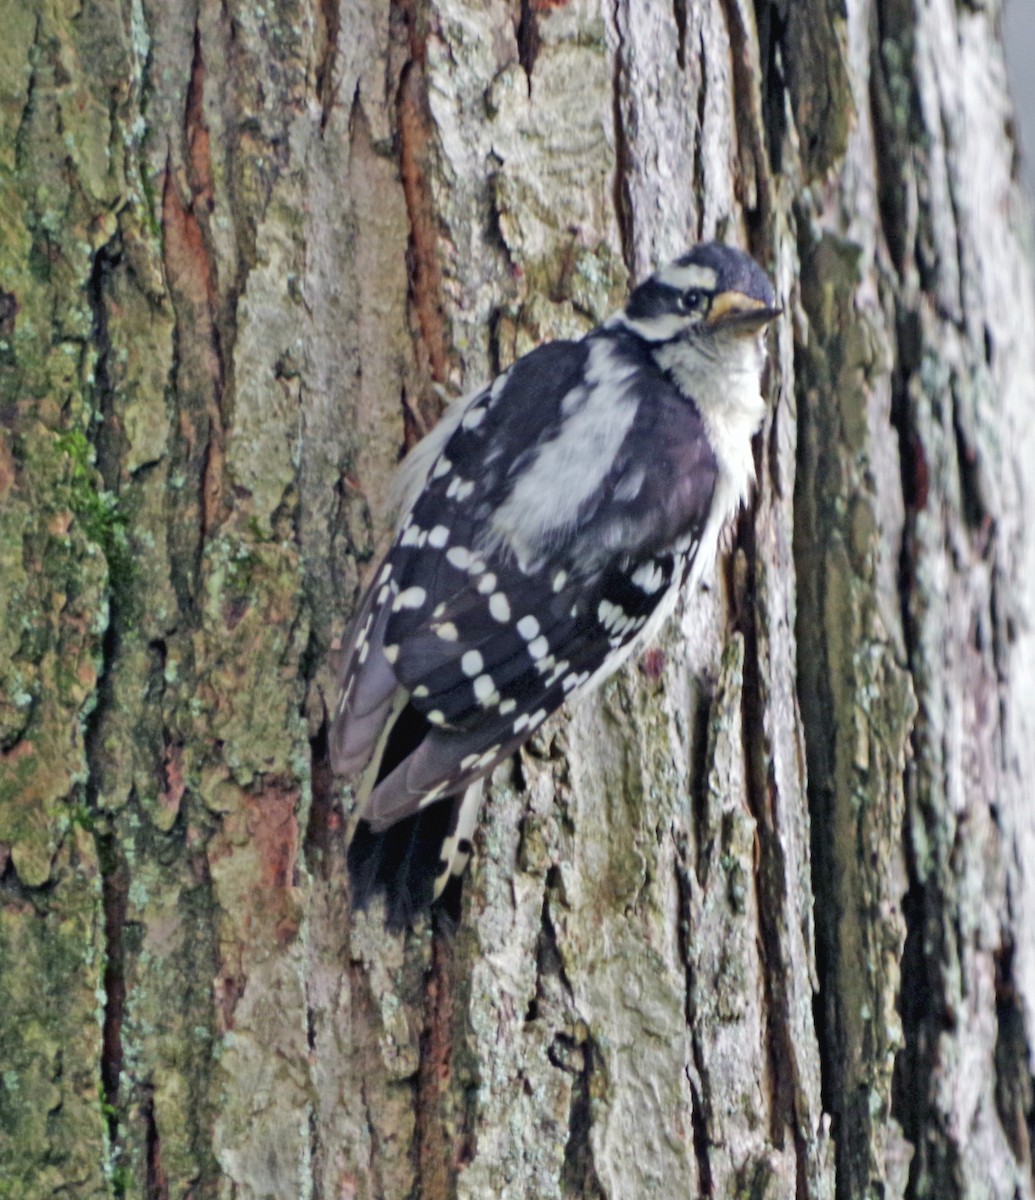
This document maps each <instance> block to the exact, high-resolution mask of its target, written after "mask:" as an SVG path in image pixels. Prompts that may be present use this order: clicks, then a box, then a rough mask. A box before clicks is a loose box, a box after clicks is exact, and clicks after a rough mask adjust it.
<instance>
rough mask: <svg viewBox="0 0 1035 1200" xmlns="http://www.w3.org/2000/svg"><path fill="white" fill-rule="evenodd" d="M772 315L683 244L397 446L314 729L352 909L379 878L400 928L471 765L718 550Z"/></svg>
mask: <svg viewBox="0 0 1035 1200" xmlns="http://www.w3.org/2000/svg"><path fill="white" fill-rule="evenodd" d="M780 311H781V310H780V309H779V308H778V307H777V306H776V302H775V297H774V293H773V288H772V285H771V283H770V282H769V279H768V278H767V276H766V275H765V273H764V272H763V271H762V269H761V268H760V267H759V266H758V265H757V264H756V263H755V262H754V261H753V260H752V259H751V258H749V257H748V256H747V255H746V254H744V253H743V252H741V251H740V250H737V249H734V248H733V247H730V246H724V245H720V244H718V243H715V242H710V243H707V244H703V245H699V246H697V247H696V248H694V249H693V250H691V251H690V252H689V253H688V254H685V255H683V256H682V257H681V258H678V259H676V260H675V262H673V263H671V264H669V265H668V266H667V267H665V268H664V269H662V270H660V271H658V272H657V273H656V274H654V275H652V276H651V277H650V278H649V279H648V280H647V281H646V282H645V283H643V284H641V285H640V286H639V287H638V288H636V289H635V291H633V293H632V294H631V296H630V297H629V301H628V303H627V304H626V306H625V308H624V309H622V310H620V311H619V312H617V313H615V314H614V315H613V316H612V317H610V318H609V319H608V320H607V321H605V322H604V324H603V325H601V326H599V327H598V328H596V329H594V330H593V331H592V332H590V333H588V334H586V336H585V337H583V338H582V339H581V340H580V341H558V342H551V343H548V344H547V345H544V346H540V347H539V348H538V349H536V350H533V351H532V352H531V353H530V354H527V355H525V356H524V358H521V359H519V360H518V361H517V362H516V363H514V365H513V366H512V367H510V368H509V369H508V370H506V371H504V372H503V373H502V374H501V375H500V376H499V377H498V378H497V379H495V380H494V381H493V382H492V383H491V384H490V385H489V386H487V387H485V388H483V389H481V390H480V391H477V392H475V393H473V394H472V395H469V396H467V397H465V398H463V399H461V400H458V401H456V402H455V403H454V404H453V405H452V406H451V407H450V408H449V409H448V410H447V412H446V414H445V415H444V416H443V418H442V420H441V421H440V422H439V424H438V425H437V426H436V428H435V429H434V430H433V431H432V433H430V434H429V435H428V436H427V437H426V438H425V439H424V440H423V441H422V442H421V443H420V444H419V445H418V446H417V447H416V448H415V449H414V451H413V452H412V453H411V455H410V456H409V458H408V459H407V460H406V462H405V463H404V464H403V467H402V469H401V473H400V481H399V485H398V488H399V490H398V496H399V507H400V513H401V519H400V522H399V525H398V529H397V532H396V536H395V540H394V542H393V544H392V547H391V549H390V550H389V551H388V554H387V555H386V557H385V559H384V562H383V563H382V564H381V565H380V566H379V568H378V570H377V571H376V572H375V574H374V576H373V582H372V583H371V585H370V587H369V589H368V590H367V592H366V594H365V595H364V597H363V599H362V602H361V604H360V607H359V614H358V616H357V618H356V620H355V623H354V626H353V630H352V634H351V638H350V641H349V643H348V645H347V647H346V651H345V656H344V663H345V666H344V673H343V677H342V681H341V692H340V698H339V700H338V705H337V709H336V712H335V715H334V720H333V724H332V727H331V731H330V752H331V762H332V765H333V767H334V769H335V771H336V772H338V773H339V774H340V775H343V776H346V777H347V778H349V779H350V780H352V782H353V787H354V791H355V795H356V799H357V803H358V809H359V812H360V814H361V819H360V821H359V824H358V826H357V828H356V831H355V833H354V835H353V840H352V843H351V845H350V847H349V856H348V862H349V873H350V878H351V885H352V903H353V905H354V906H355V907H358V908H363V907H366V905H367V904H368V903H369V901H370V900H371V898H372V897H373V896H375V895H376V894H377V893H379V892H383V893H385V897H386V919H387V923H388V925H389V926H390V927H400V926H404V925H406V924H407V923H408V922H409V921H410V920H411V919H412V917H413V916H414V914H415V913H417V912H419V911H420V910H422V909H424V908H427V907H428V906H429V905H430V904H431V903H432V901H433V900H435V899H437V898H438V896H439V895H440V894H441V893H442V891H443V890H444V888H445V886H446V884H447V883H448V882H449V880H450V879H451V878H453V877H457V876H459V875H460V874H461V873H462V871H463V869H464V867H465V865H466V863H467V860H468V858H469V856H470V853H471V838H472V834H473V831H474V826H475V820H476V817H477V811H478V806H479V803H480V798H481V781H482V779H483V777H484V776H486V775H487V774H488V773H489V772H490V771H491V770H492V769H493V767H495V766H496V764H497V763H499V762H500V761H501V760H502V759H504V758H506V757H507V755H510V754H513V753H514V752H515V750H517V748H518V747H519V746H520V745H521V744H522V743H523V742H525V741H526V740H527V739H528V738H529V737H530V736H531V735H532V733H533V732H534V731H535V730H536V729H538V728H539V726H540V725H542V723H543V722H544V721H545V720H546V718H547V717H548V716H549V715H550V713H552V712H553V711H554V709H556V708H558V707H559V706H560V705H561V704H563V703H564V702H565V701H568V700H574V699H575V698H576V697H578V696H581V695H584V694H585V693H586V692H588V691H589V690H590V689H592V688H594V687H596V686H597V685H598V684H600V683H601V682H602V681H603V680H604V679H606V678H607V677H608V676H609V675H611V674H612V673H613V672H614V671H615V670H616V669H617V668H618V667H619V666H620V665H621V664H622V663H623V662H625V660H626V659H627V658H629V656H630V655H632V654H634V653H635V652H636V651H637V650H639V649H640V648H642V647H643V645H644V644H645V643H646V642H647V641H648V640H649V639H650V638H651V637H652V636H653V634H654V633H655V632H656V631H657V629H658V628H659V626H660V625H661V624H662V622H663V621H664V620H665V618H666V617H667V616H668V615H669V614H670V613H671V612H672V610H673V608H674V606H675V603H676V599H677V597H678V594H679V592H680V589H681V588H683V587H685V586H693V585H694V584H696V583H697V582H698V581H699V580H700V579H701V578H702V577H703V576H704V575H705V574H706V573H708V572H709V571H710V570H711V568H712V566H713V563H714V561H715V554H716V546H717V542H718V538H719V533H720V531H721V529H722V527H723V526H724V524H725V523H726V522H727V521H728V520H729V519H730V517H732V516H733V515H734V514H735V513H736V512H737V510H738V509H739V507H740V505H741V504H742V503H743V501H744V500H745V498H746V497H747V495H748V492H749V490H750V487H751V484H752V482H753V479H754V460H753V457H752V451H751V438H752V437H753V435H754V433H755V432H756V430H757V429H758V427H759V425H760V424H761V421H762V418H763V416H764V413H765V402H764V400H763V398H762V396H761V394H760V377H761V372H762V368H763V366H764V363H765V329H766V326H767V324H768V323H769V322H770V321H772V320H773V318H774V317H776V316H777V315H778V314H779V313H780Z"/></svg>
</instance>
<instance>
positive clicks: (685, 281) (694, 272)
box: [654, 263, 719, 291]
mask: <svg viewBox="0 0 1035 1200" xmlns="http://www.w3.org/2000/svg"><path fill="white" fill-rule="evenodd" d="M654 278H655V279H656V280H657V281H658V282H659V283H663V284H665V285H666V286H667V287H674V288H679V289H680V291H685V290H686V289H687V288H691V287H699V288H705V289H706V290H708V291H711V290H712V289H713V288H714V287H715V285H716V284H717V283H718V282H719V273H718V271H715V270H713V269H712V268H711V267H701V266H697V265H695V264H694V263H690V264H689V265H688V266H685V267H681V266H679V264H678V263H670V264H669V265H668V266H667V267H665V268H664V269H663V270H661V271H659V272H658V273H657V275H655V276H654Z"/></svg>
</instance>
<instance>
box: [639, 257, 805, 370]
mask: <svg viewBox="0 0 1035 1200" xmlns="http://www.w3.org/2000/svg"><path fill="white" fill-rule="evenodd" d="M782 311H783V310H782V309H781V308H780V307H779V306H778V305H777V304H776V295H775V293H774V291H773V285H772V284H771V283H770V281H769V277H768V275H766V273H765V271H763V270H762V268H761V267H760V266H759V265H758V263H756V262H755V260H754V259H753V258H751V257H750V256H749V255H747V254H745V253H744V252H743V251H742V250H738V249H736V247H734V246H725V245H722V244H721V243H719V242H704V243H702V244H701V245H699V246H695V247H694V249H693V250H691V251H690V252H689V253H688V254H684V255H682V257H680V258H677V259H676V260H675V261H674V262H671V263H669V264H668V266H667V267H663V268H662V269H661V270H660V271H656V272H655V273H654V274H653V275H652V276H651V277H650V278H649V279H647V280H646V281H645V282H643V283H641V284H640V286H639V287H638V288H636V290H635V291H634V292H633V293H632V295H631V296H630V297H629V302H628V304H626V306H625V308H624V309H623V310H622V312H621V313H620V314H618V317H617V319H618V320H619V321H620V322H621V323H622V324H623V325H625V326H626V327H627V328H628V329H630V330H631V331H632V332H634V333H636V334H637V335H638V336H639V337H642V338H643V339H644V340H645V341H647V342H651V343H653V344H661V343H666V342H674V341H692V342H700V343H702V349H704V347H705V346H706V345H707V344H708V343H709V342H713V341H715V340H719V341H722V342H726V341H727V340H728V339H730V338H732V339H734V340H739V339H741V338H753V337H755V335H757V334H758V333H759V332H760V331H761V330H763V329H764V328H765V326H766V325H767V324H768V323H769V322H770V321H772V320H773V319H774V318H775V317H778V316H779V315H780V313H781V312H782Z"/></svg>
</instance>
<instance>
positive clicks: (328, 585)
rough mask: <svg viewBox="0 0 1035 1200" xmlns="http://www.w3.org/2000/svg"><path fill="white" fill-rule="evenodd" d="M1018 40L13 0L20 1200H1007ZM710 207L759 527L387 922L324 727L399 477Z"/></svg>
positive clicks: (966, 27) (540, 2) (688, 18)
mask: <svg viewBox="0 0 1035 1200" xmlns="http://www.w3.org/2000/svg"><path fill="white" fill-rule="evenodd" d="M1001 16H1002V14H1001V10H1000V6H999V4H998V3H996V2H995V0H989V2H988V3H978V2H972V3H962V2H961V3H958V4H954V3H952V0H929V2H928V3H924V4H911V3H906V2H905V0H844V2H843V3H842V2H839V0H801V2H795V3H790V2H786V0H779V2H773V0H758V2H757V3H755V4H749V3H747V0H707V2H704V3H701V4H687V3H685V0H674V2H673V3H672V4H671V5H662V4H657V3H651V2H649V0H612V2H609V3H607V4H602V3H600V2H599V0H568V2H565V0H488V2H475V0H428V2H427V3H419V2H418V0H272V2H271V3H268V4H264V5H256V4H247V3H235V2H233V0H224V2H220V3H216V0H163V2H158V0H132V2H130V0H126V2H125V3H120V2H117V0H84V2H83V3H82V4H53V3H50V4H44V3H42V2H40V0H30V2H23V0H0V31H2V41H0V189H2V191H0V194H2V197H3V200H2V203H0V595H2V598H3V603H2V605H0V1197H4V1198H5V1200H6V1198H7V1197H11V1198H12V1200H15V1198H17V1200H22V1198H25V1200H29V1198H33V1200H35V1198H36V1197H52V1196H57V1195H63V1196H68V1197H75V1200H86V1198H92V1197H121V1196H127V1197H128V1196H141V1197H147V1198H148V1200H158V1198H161V1197H186V1196H191V1197H195V1198H202V1197H230V1196H233V1197H238V1198H241V1200H245V1198H259V1197H292V1198H293V1197H304V1196H312V1197H320V1198H330V1197H363V1198H370V1200H374V1198H382V1197H383V1198H386V1200H397V1198H406V1197H414V1198H416V1197H421V1198H422V1200H436V1198H446V1197H456V1198H458V1200H459V1198H462V1197H469V1198H479V1200H482V1198H484V1197H490V1196H491V1197H501V1198H506V1200H518V1198H523V1197H536V1198H544V1200H548V1198H550V1197H556V1198H564V1200H571V1198H574V1197H579V1198H580V1200H592V1198H604V1197H607V1198H610V1200H616V1198H619V1197H620V1198H622V1200H626V1198H632V1197H648V1196H666V1197H667V1196H673V1197H680V1196H687V1197H744V1198H748V1197H750V1198H755V1200H784V1198H786V1200H790V1198H792V1197H793V1198H794V1200H825V1198H830V1200H833V1198H834V1197H837V1198H838V1200H845V1198H848V1197H851V1198H852V1200H855V1198H857V1197H873V1198H874V1200H876V1198H877V1197H881V1198H884V1200H890V1198H891V1197H903V1198H905V1197H908V1198H909V1200H921V1198H923V1197H938V1198H939V1200H954V1198H960V1200H963V1198H966V1200H978V1198H979V1197H980V1198H984V1197H994V1198H996V1200H999V1198H1002V1200H1018V1198H1022V1200H1024V1198H1029V1200H1030V1198H1035V1175H1033V1162H1032V1150H1031V1134H1032V1131H1033V1128H1035V1094H1033V1089H1032V1061H1033V1041H1035V1039H1033V1026H1032V1019H1033V1015H1035V1008H1033V1005H1035V935H1033V934H1032V930H1033V928H1035V882H1033V874H1032V871H1031V869H1030V868H1029V867H1028V865H1027V864H1028V863H1030V862H1031V861H1035V817H1033V815H1032V814H1033V811H1035V810H1033V808H1032V806H1031V804H1030V801H1029V795H1028V788H1029V786H1030V781H1031V780H1032V779H1033V778H1035V699H1033V696H1035V693H1033V685H1032V681H1033V680H1035V631H1033V627H1032V623H1031V622H1032V614H1033V613H1035V584H1033V583H1032V582H1031V581H1032V580H1035V539H1033V538H1032V535H1031V533H1030V526H1031V521H1030V520H1029V516H1030V513H1031V509H1032V501H1031V496H1030V492H1031V482H1030V463H1031V462H1033V461H1035V434H1033V432H1032V429H1033V423H1032V421H1031V413H1032V412H1033V411H1035V410H1033V401H1035V396H1033V392H1035V343H1033V340H1032V336H1031V330H1032V329H1033V328H1035V293H1033V285H1032V268H1031V257H1030V245H1029V244H1028V242H1029V241H1030V237H1029V235H1028V233H1027V231H1028V230H1030V228H1031V221H1030V211H1029V210H1028V208H1027V207H1026V204H1025V202H1024V200H1023V197H1022V194H1021V192H1020V189H1019V186H1018V183H1017V180H1016V166H1015V161H1014V147H1013V143H1012V140H1011V138H1012V135H1011V120H1012V118H1011V111H1010V108H1009V104H1008V99H1007V93H1006V86H1005V78H1004V66H1003V48H1002V41H1001ZM709 237H720V238H726V239H729V240H733V241H736V242H737V243H738V244H740V245H743V246H745V247H746V248H748V249H749V250H751V252H752V253H754V254H755V255H756V257H757V258H758V259H759V261H761V262H762V263H763V264H765V266H766V267H767V269H769V270H770V272H771V274H772V275H773V278H774V280H775V281H776V283H777V290H778V293H779V295H780V296H781V297H782V298H783V301H784V303H785V306H786V316H785V317H784V318H783V319H782V320H781V321H780V323H779V325H778V328H777V329H776V330H775V332H774V334H773V335H772V340H771V346H772V364H771V368H770V372H769V378H768V382H767V387H768V391H769V394H770V395H771V397H772V407H771V415H770V417H769V419H768V420H767V422H766V424H765V426H764V428H763V431H762V433H761V434H760V436H759V439H758V443H757V466H758V486H757V490H756V497H755V500H754V503H753V507H752V509H751V511H750V512H749V513H747V514H745V515H744V516H743V517H742V519H741V520H740V521H739V523H738V525H737V527H736V529H734V530H733V531H731V534H730V538H729V546H728V552H727V553H725V554H724V555H723V556H722V559H721V562H720V565H719V569H718V571H717V574H716V578H715V580H714V581H713V583H712V585H711V586H710V587H709V588H708V589H706V590H704V591H702V592H701V593H700V594H697V595H694V596H691V597H688V598H687V601H686V604H685V606H684V607H683V609H682V610H681V611H680V614H679V617H678V619H677V620H675V621H673V622H672V623H671V624H670V627H669V628H668V629H667V630H666V631H665V634H664V636H663V639H662V641H661V643H660V646H659V649H660V653H657V652H655V653H652V654H651V655H649V656H648V658H647V659H645V661H644V662H643V663H642V664H639V665H637V666H630V667H629V668H627V669H626V670H624V671H623V672H622V673H621V674H620V675H619V676H617V677H616V678H615V679H614V680H612V681H611V682H610V683H609V684H608V685H607V686H606V687H605V688H604V689H603V690H602V691H601V692H600V693H599V694H598V695H597V696H595V697H594V698H593V699H592V700H590V701H588V702H586V703H584V704H583V705H582V706H581V707H579V708H578V709H577V710H576V711H574V712H570V713H569V712H564V713H561V714H559V715H558V716H556V717H554V718H553V719H551V720H550V721H549V722H548V723H547V724H546V725H545V726H544V727H543V728H542V729H541V730H540V731H539V733H538V734H537V735H536V737H535V738H534V739H533V741H532V742H531V743H530V745H529V747H528V748H527V750H526V751H525V752H523V753H522V755H521V756H520V759H517V760H515V761H514V762H513V763H511V764H508V765H507V766H506V767H503V768H501V769H499V770H498V771H497V772H496V774H495V776H494V778H493V781H492V786H491V788H490V789H489V791H488V798H487V802H486V805H485V810H484V813H483V821H482V825H481V828H480V831H479V833H478V837H477V842H476V854H475V859H474V861H473V863H472V867H471V870H470V871H469V874H468V877H467V879H466V881H465V888H464V899H463V914H462V919H461V922H460V925H459V928H458V929H457V930H456V932H455V933H454V934H451V935H448V934H446V933H444V932H442V931H441V930H438V931H435V930H433V929H432V928H431V927H430V926H422V927H421V928H420V929H418V930H417V931H416V932H414V933H413V934H411V935H409V936H406V937H394V936H393V937H390V936H386V935H385V933H384V932H383V930H382V928H381V926H380V923H379V921H378V920H377V917H376V914H372V915H369V916H359V917H356V918H353V917H352V916H351V915H350V912H349V908H348V898H347V883H346V877H345V871H344V844H345V843H344V833H345V828H346V825H347V820H348V805H349V798H348V795H347V793H345V792H343V789H342V788H341V786H340V784H339V783H337V782H336V781H335V780H334V779H333V778H332V777H331V776H330V774H329V771H328V768H327V765H326V759H325V753H324V729H325V717H326V711H327V707H328V706H329V705H330V704H331V703H332V702H333V682H332V681H333V668H332V663H333V658H334V652H335V649H336V648H337V647H339V646H340V642H341V638H342V636H343V634H344V631H345V630H346V628H347V623H348V619H349V616H350V614H351V611H352V608H353V606H354V604H355V601H356V598H357V595H358V588H359V587H360V585H361V582H362V580H363V579H365V578H366V577H367V575H368V573H369V571H370V569H371V568H372V566H373V562H374V560H375V558H376V554H377V551H378V549H379V548H380V547H382V546H383V545H384V543H385V539H386V537H387V536H388V533H389V529H388V511H387V502H388V481H389V478H390V475H391V473H392V470H393V467H394V465H395V463H396V461H397V460H398V457H399V455H400V453H401V452H402V450H403V448H404V447H405V446H407V445H410V444H412V443H413V441H414V440H415V439H416V438H417V436H419V434H420V433H421V432H423V431H424V430H425V429H427V428H428V427H429V426H430V425H431V424H432V423H433V422H434V420H435V419H436V417H437V414H438V412H439V411H440V407H441V399H442V397H443V396H452V395H457V394H460V393H461V392H463V391H465V390H467V389H469V388H471V387H473V386H477V385H479V384H481V383H483V382H485V381H486V380H487V379H489V378H490V377H491V376H492V375H493V374H494V372H496V371H497V370H498V369H499V368H500V367H502V366H505V365H506V364H508V363H509V362H510V361H512V360H513V359H514V358H515V357H516V356H518V355H520V354H522V353H524V352H525V351H527V350H528V349H530V348H531V347H533V346H535V345H537V344H538V343H540V342H541V341H543V340H545V339H547V338H553V337H558V336H578V335H579V334H581V333H583V332H585V331H586V330H588V329H589V328H591V327H592V326H593V325H594V324H595V323H596V322H597V321H599V320H600V319H602V318H603V317H605V316H606V315H607V314H608V312H609V311H611V310H612V309H613V308H614V307H615V306H616V305H617V304H619V303H620V302H621V300H622V298H623V297H624V295H625V294H626V292H627V289H628V286H629V284H630V282H631V281H635V280H636V279H639V278H642V277H643V276H644V275H645V274H646V273H647V272H648V271H649V270H651V269H652V268H653V267H654V266H655V265H657V264H658V263H660V262H662V261H664V260H666V259H667V258H669V257H671V256H672V255H674V254H676V253H679V252H680V251H682V250H683V249H685V248H686V247H687V246H688V245H689V244H690V243H692V242H694V241H697V240H699V239H701V238H709Z"/></svg>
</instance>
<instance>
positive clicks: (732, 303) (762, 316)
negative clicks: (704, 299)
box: [708, 292, 783, 334]
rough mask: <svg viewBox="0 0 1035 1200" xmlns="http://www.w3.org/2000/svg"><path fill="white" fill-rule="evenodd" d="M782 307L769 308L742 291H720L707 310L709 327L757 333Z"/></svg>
mask: <svg viewBox="0 0 1035 1200" xmlns="http://www.w3.org/2000/svg"><path fill="white" fill-rule="evenodd" d="M782 312H783V309H782V308H769V307H768V306H767V305H766V304H764V303H763V302H762V301H761V300H756V299H755V298H754V296H746V295H745V294H744V293H743V292H720V293H719V294H718V295H717V296H716V297H715V299H714V300H713V301H712V304H711V308H710V309H709V310H708V328H709V329H730V330H733V331H735V332H736V333H743V334H751V333H757V332H758V331H759V330H760V329H761V328H762V327H763V326H764V325H767V324H768V323H769V322H770V321H773V320H775V319H776V318H777V317H778V316H779V315H780V314H781V313H782Z"/></svg>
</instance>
